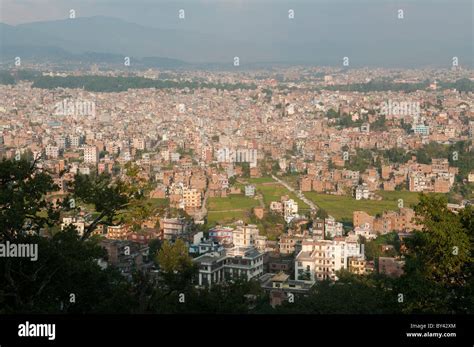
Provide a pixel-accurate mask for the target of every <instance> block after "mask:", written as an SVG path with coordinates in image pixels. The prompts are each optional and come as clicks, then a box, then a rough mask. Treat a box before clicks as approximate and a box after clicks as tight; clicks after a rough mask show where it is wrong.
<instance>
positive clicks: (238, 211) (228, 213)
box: [207, 177, 309, 225]
mask: <svg viewBox="0 0 474 347" xmlns="http://www.w3.org/2000/svg"><path fill="white" fill-rule="evenodd" d="M245 181H246V182H247V183H248V184H254V185H255V187H256V189H257V194H262V196H263V202H264V204H265V207H266V208H267V209H268V208H269V206H270V203H271V202H272V201H280V199H281V197H282V196H283V195H289V196H290V198H291V199H294V200H295V201H296V202H298V206H299V208H300V211H305V210H309V207H308V205H306V204H305V203H304V202H303V201H301V200H300V199H298V198H297V197H296V195H295V194H294V193H291V192H289V191H288V190H287V189H286V188H285V187H284V186H282V185H281V184H279V183H277V182H275V181H274V180H273V178H271V177H259V178H247V179H245ZM243 185H245V184H243ZM243 185H242V186H243ZM259 205H260V204H259V201H258V199H254V198H249V197H246V196H244V195H229V196H228V197H226V198H209V199H208V205H207V208H208V214H207V221H208V224H209V225H212V224H215V223H221V224H224V223H229V222H233V221H236V220H239V219H241V220H243V221H244V222H248V221H249V217H248V215H249V212H250V211H251V209H252V208H254V207H257V206H259Z"/></svg>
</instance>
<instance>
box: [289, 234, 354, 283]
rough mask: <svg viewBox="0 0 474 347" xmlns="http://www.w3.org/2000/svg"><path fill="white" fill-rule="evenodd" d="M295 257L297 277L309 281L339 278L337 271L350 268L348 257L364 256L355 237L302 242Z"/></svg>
mask: <svg viewBox="0 0 474 347" xmlns="http://www.w3.org/2000/svg"><path fill="white" fill-rule="evenodd" d="M301 246H302V249H301V251H300V252H299V253H298V255H297V256H296V258H295V279H296V280H307V281H322V280H325V279H331V280H337V276H336V271H339V270H341V269H347V268H348V258H349V257H353V256H362V255H363V254H362V251H361V247H360V244H359V243H358V242H357V241H355V240H354V239H353V238H352V239H351V238H342V237H340V238H336V239H334V240H312V239H308V240H305V241H303V242H302V244H301Z"/></svg>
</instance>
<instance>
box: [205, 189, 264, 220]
mask: <svg viewBox="0 0 474 347" xmlns="http://www.w3.org/2000/svg"><path fill="white" fill-rule="evenodd" d="M258 205H259V203H258V200H257V199H254V198H249V197H246V196H245V195H242V194H240V195H229V196H228V197H227V198H209V199H208V200H207V210H208V213H207V223H208V224H209V225H213V224H225V223H231V222H235V221H237V220H239V219H240V220H243V221H244V222H247V223H248V222H249V218H248V215H249V213H250V211H251V209H252V208H254V207H256V206H258Z"/></svg>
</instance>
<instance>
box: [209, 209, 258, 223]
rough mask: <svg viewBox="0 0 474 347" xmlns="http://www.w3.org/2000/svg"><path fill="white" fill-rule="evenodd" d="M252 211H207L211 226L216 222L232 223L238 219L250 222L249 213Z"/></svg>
mask: <svg viewBox="0 0 474 347" xmlns="http://www.w3.org/2000/svg"><path fill="white" fill-rule="evenodd" d="M249 212H250V211H246V210H240V211H209V212H208V213H207V224H208V225H209V226H211V225H215V224H227V223H232V222H235V221H237V220H243V221H244V222H245V223H249V217H248V214H249Z"/></svg>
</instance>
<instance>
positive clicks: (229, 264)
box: [194, 247, 263, 287]
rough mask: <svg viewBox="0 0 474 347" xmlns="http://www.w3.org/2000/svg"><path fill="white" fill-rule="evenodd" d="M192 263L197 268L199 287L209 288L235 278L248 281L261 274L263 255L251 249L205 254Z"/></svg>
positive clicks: (235, 249) (236, 248)
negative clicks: (196, 265)
mask: <svg viewBox="0 0 474 347" xmlns="http://www.w3.org/2000/svg"><path fill="white" fill-rule="evenodd" d="M194 262H195V263H196V264H198V267H199V272H198V284H199V285H200V286H206V287H211V286H212V285H213V284H216V283H222V282H224V281H227V280H231V279H235V278H244V279H246V280H247V281H250V280H251V279H254V278H258V277H260V276H261V275H262V274H263V253H260V252H259V251H258V250H256V249H255V248H253V247H250V248H239V247H235V248H232V249H229V250H227V251H226V250H223V251H221V252H212V253H206V254H204V255H201V256H199V257H197V258H195V259H194Z"/></svg>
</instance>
